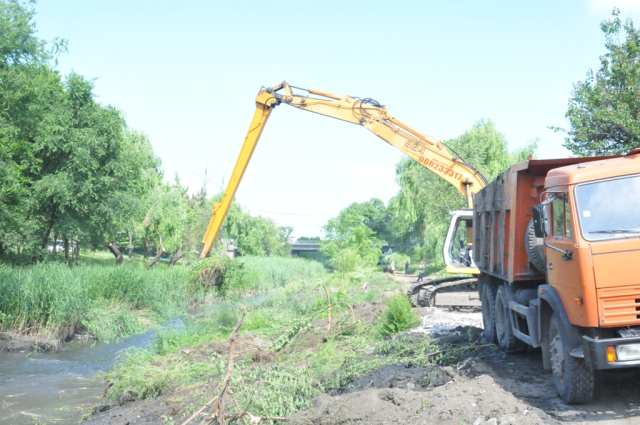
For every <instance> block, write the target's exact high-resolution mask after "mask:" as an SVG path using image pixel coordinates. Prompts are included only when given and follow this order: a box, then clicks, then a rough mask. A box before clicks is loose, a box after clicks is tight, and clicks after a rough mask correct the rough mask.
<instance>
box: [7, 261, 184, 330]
mask: <svg viewBox="0 0 640 425" xmlns="http://www.w3.org/2000/svg"><path fill="white" fill-rule="evenodd" d="M0 293H1V294H2V297H0V312H2V313H3V316H2V317H9V318H10V319H11V320H6V319H5V320H3V322H2V323H1V324H0V328H1V329H5V330H6V329H12V330H15V331H19V332H28V333H37V332H41V333H47V334H50V335H52V336H57V335H59V333H60V331H61V330H62V329H66V328H71V329H78V330H81V329H83V328H85V329H86V330H88V331H89V332H90V333H91V334H93V335H94V336H96V337H97V338H98V339H100V340H112V339H115V338H118V337H122V336H126V335H130V334H132V333H138V332H142V331H144V330H146V329H147V328H148V327H149V326H152V325H155V324H157V323H159V322H161V321H163V320H166V319H169V318H171V317H175V316H178V315H180V314H183V313H184V312H185V311H186V308H187V304H188V301H189V295H188V291H187V276H186V270H185V269H183V268H181V267H180V268H171V269H168V268H166V267H162V268H158V269H156V270H144V269H142V268H139V267H134V266H129V265H128V264H125V265H124V266H123V267H118V268H112V267H104V266H82V267H78V268H73V269H70V268H69V267H67V266H64V265H62V264H55V263H49V264H41V265H36V266H32V267H29V268H28V269H24V268H18V267H10V266H6V265H0Z"/></svg>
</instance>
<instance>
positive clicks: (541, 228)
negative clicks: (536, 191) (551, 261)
mask: <svg viewBox="0 0 640 425" xmlns="http://www.w3.org/2000/svg"><path fill="white" fill-rule="evenodd" d="M532 213H533V232H534V233H535V235H536V238H544V237H546V236H549V235H550V234H551V222H550V221H549V205H548V204H547V203H545V202H543V203H542V205H534V206H533V209H532Z"/></svg>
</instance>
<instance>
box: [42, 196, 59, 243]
mask: <svg viewBox="0 0 640 425" xmlns="http://www.w3.org/2000/svg"><path fill="white" fill-rule="evenodd" d="M57 212H58V206H57V205H56V206H54V207H53V210H52V211H51V217H50V218H49V227H48V228H47V233H45V234H44V238H42V248H46V247H47V244H48V243H49V236H51V230H53V225H54V223H55V222H56V213H57Z"/></svg>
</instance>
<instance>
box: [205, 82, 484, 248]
mask: <svg viewBox="0 0 640 425" xmlns="http://www.w3.org/2000/svg"><path fill="white" fill-rule="evenodd" d="M294 88H296V89H298V90H305V89H300V88H299V87H293V86H290V85H289V84H287V83H286V82H283V83H282V84H279V85H277V86H275V87H269V88H263V89H261V90H260V92H259V93H258V96H257V97H256V111H255V114H254V115H253V120H252V121H251V125H250V126H249V131H248V132H247V136H246V138H245V141H244V144H243V145H242V150H241V151H240V155H239V156H238V160H237V161H236V165H235V167H234V169H233V173H232V174H231V178H230V179H229V183H228V185H227V188H226V190H225V192H224V194H223V196H222V200H221V201H220V203H214V205H213V216H212V217H211V221H210V222H209V226H208V227H207V232H206V233H205V236H204V238H203V240H202V248H201V250H200V256H199V258H200V259H203V258H205V257H206V256H207V254H208V253H209V251H210V250H211V248H212V246H213V243H214V241H215V240H216V238H217V236H218V232H219V231H220V228H221V227H222V222H223V220H224V217H225V216H226V214H227V211H228V210H229V206H230V205H231V202H232V201H233V198H234V196H235V193H236V190H237V189H238V186H239V184H240V180H241V179H242V176H243V175H244V172H245V170H246V168H247V165H248V164H249V160H250V159H251V155H252V154H253V151H254V149H255V147H256V144H257V143H258V140H259V139H260V134H261V133H262V130H263V129H264V126H265V124H266V123H267V119H268V118H269V115H270V114H271V111H272V110H273V108H275V107H276V106H278V105H280V104H283V103H284V104H288V105H290V106H293V107H295V108H298V109H303V110H306V111H309V112H314V113H316V114H320V115H325V116H328V117H332V118H336V119H339V120H342V121H347V122H350V123H352V124H357V125H362V126H364V127H366V128H367V129H369V130H370V131H371V132H373V133H374V134H375V135H377V136H378V137H380V138H381V139H383V140H384V141H385V142H387V143H389V144H390V145H392V146H394V147H396V148H398V149H400V150H401V151H402V152H404V153H405V154H407V155H408V156H409V157H411V158H412V159H413V160H415V161H418V162H419V163H420V164H422V165H423V166H425V167H426V168H428V169H429V170H430V171H432V172H433V173H435V174H436V175H438V176H439V177H441V178H442V179H444V180H446V181H448V182H449V183H450V184H452V185H453V186H454V187H456V188H457V189H458V190H459V191H460V193H462V195H463V196H465V197H466V199H467V203H468V206H469V208H473V194H474V193H476V192H478V191H479V190H480V189H482V188H483V187H485V186H486V184H487V180H486V179H485V178H484V176H483V175H482V174H481V173H480V172H479V171H478V170H477V169H475V168H473V167H472V166H471V165H469V164H467V163H466V162H465V161H464V160H463V159H462V158H460V156H459V155H452V154H451V153H449V150H448V149H447V147H446V146H445V145H444V144H443V143H442V142H441V141H440V140H437V139H434V138H433V137H430V136H427V135H425V134H422V133H420V132H418V131H417V130H415V129H413V128H411V127H409V126H408V125H406V124H404V123H403V122H402V121H400V120H398V119H396V118H394V117H392V116H391V115H389V112H388V111H387V109H386V107H384V106H383V105H380V104H379V103H378V102H376V101H375V100H372V99H360V98H357V97H351V96H343V95H339V94H334V93H329V92H323V91H319V90H312V89H309V90H305V91H306V92H307V93H309V95H315V96H318V97H311V96H307V95H305V96H302V95H299V94H295V93H294V92H293V89H294Z"/></svg>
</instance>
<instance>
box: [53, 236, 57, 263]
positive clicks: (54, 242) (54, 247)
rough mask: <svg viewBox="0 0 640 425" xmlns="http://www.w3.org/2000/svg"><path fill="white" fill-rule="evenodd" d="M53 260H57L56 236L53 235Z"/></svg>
mask: <svg viewBox="0 0 640 425" xmlns="http://www.w3.org/2000/svg"><path fill="white" fill-rule="evenodd" d="M53 258H58V235H57V234H56V233H54V234H53Z"/></svg>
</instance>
